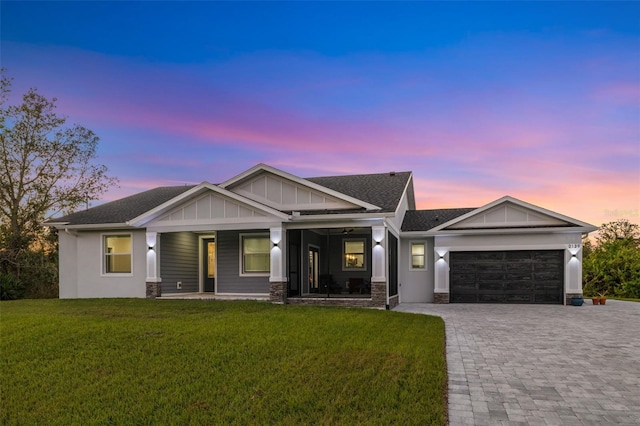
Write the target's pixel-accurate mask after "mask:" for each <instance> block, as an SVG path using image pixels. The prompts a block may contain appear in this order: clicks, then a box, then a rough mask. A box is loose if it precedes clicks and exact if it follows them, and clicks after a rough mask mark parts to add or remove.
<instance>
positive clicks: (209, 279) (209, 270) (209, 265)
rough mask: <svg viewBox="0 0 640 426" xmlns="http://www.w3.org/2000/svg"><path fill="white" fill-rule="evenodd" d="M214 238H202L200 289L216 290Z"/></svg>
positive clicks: (206, 290)
mask: <svg viewBox="0 0 640 426" xmlns="http://www.w3.org/2000/svg"><path fill="white" fill-rule="evenodd" d="M215 289H216V240H215V238H206V239H204V240H202V291H205V292H214V291H216V290H215Z"/></svg>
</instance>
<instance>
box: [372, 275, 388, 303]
mask: <svg viewBox="0 0 640 426" xmlns="http://www.w3.org/2000/svg"><path fill="white" fill-rule="evenodd" d="M371 304H372V305H373V306H375V307H376V308H385V307H386V306H387V282H386V281H372V282H371Z"/></svg>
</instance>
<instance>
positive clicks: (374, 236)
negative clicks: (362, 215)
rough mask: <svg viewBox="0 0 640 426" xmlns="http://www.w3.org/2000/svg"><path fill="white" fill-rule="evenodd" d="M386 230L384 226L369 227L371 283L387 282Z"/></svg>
mask: <svg viewBox="0 0 640 426" xmlns="http://www.w3.org/2000/svg"><path fill="white" fill-rule="evenodd" d="M386 237H387V228H385V227H384V226H372V227H371V245H372V247H371V281H374V282H386V281H387V272H386V269H387V268H386V265H387V258H386V252H387V238H386Z"/></svg>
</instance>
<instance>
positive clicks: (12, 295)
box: [0, 274, 24, 300]
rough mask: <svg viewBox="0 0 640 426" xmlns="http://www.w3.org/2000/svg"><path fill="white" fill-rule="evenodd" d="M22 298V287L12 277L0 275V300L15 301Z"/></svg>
mask: <svg viewBox="0 0 640 426" xmlns="http://www.w3.org/2000/svg"><path fill="white" fill-rule="evenodd" d="M23 297H24V286H23V285H22V283H21V282H20V281H19V280H18V279H16V278H15V277H14V276H12V275H8V274H0V300H16V299H21V298H23Z"/></svg>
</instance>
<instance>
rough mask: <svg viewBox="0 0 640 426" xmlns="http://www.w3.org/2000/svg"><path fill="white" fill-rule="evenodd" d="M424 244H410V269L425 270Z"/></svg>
mask: <svg viewBox="0 0 640 426" xmlns="http://www.w3.org/2000/svg"><path fill="white" fill-rule="evenodd" d="M424 253H425V250H424V243H411V269H425V263H424Z"/></svg>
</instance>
